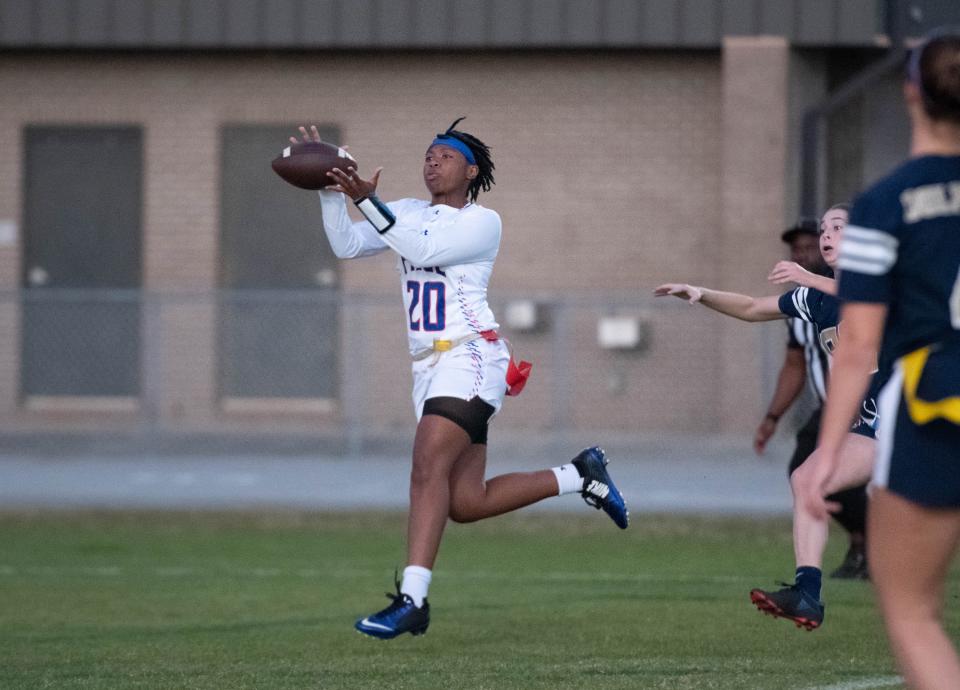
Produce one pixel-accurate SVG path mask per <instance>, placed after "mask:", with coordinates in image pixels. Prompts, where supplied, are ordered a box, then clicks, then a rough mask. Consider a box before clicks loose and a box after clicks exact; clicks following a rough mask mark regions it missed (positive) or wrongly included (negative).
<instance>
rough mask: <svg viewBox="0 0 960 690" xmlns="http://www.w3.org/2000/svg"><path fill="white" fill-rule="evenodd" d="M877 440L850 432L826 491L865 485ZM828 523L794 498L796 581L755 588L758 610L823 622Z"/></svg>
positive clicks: (802, 473) (800, 621) (801, 622)
mask: <svg viewBox="0 0 960 690" xmlns="http://www.w3.org/2000/svg"><path fill="white" fill-rule="evenodd" d="M875 452H876V441H874V440H873V439H872V438H869V437H867V436H862V435H858V434H854V433H851V434H847V439H846V441H845V443H844V446H843V450H842V458H843V459H842V461H841V462H840V464H839V466H838V467H837V470H836V472H835V473H834V475H833V476H832V477H831V479H830V483H829V484H828V486H827V487H826V490H827V493H831V494H832V493H835V492H837V491H840V490H842V489H847V488H850V487H853V486H858V485H860V484H863V483H864V482H865V481H867V479H869V477H870V474H871V472H872V470H873V461H874V454H875ZM817 462H818V454H817V452H816V451H814V453H813V454H812V455H811V456H810V457H809V458H808V459H807V461H806V462H804V463H803V464H802V465H801V466H800V467H798V468H797V469H796V471H795V472H794V473H793V475H791V477H790V484H791V487H796V486H797V485H798V484H799V483H802V482H803V481H804V480H805V477H806V475H808V474H809V473H812V472H814V471H815V470H816V466H817ZM828 532H829V522H828V521H827V520H825V519H822V518H820V517H818V516H816V515H814V514H812V513H810V512H809V511H808V510H807V509H806V507H805V506H804V505H803V502H802V501H799V500H797V497H796V495H794V501H793V548H794V554H795V556H796V565H797V570H796V574H795V577H794V584H793V585H790V586H788V587H785V588H784V589H781V590H777V591H766V590H762V589H754V590H752V591H751V592H750V600H751V601H752V602H753V603H754V604H755V605H756V606H757V608H758V609H760V610H761V611H763V612H765V613H769V614H771V615H773V616H775V617H778V618H787V619H789V620H792V621H793V622H794V623H796V624H797V625H798V626H800V627H804V628H806V629H808V630H813V629H814V628H817V627H819V626H820V624H821V623H823V613H824V606H823V603H822V602H821V601H820V589H821V584H822V579H823V573H822V570H821V569H822V565H823V551H824V549H825V548H826V545H827V536H828Z"/></svg>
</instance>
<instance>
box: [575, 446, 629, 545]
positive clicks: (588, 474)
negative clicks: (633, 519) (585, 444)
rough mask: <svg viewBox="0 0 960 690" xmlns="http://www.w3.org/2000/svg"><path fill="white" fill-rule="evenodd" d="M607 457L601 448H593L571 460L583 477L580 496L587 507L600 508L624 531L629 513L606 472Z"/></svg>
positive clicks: (621, 496) (621, 495)
mask: <svg viewBox="0 0 960 690" xmlns="http://www.w3.org/2000/svg"><path fill="white" fill-rule="evenodd" d="M607 462H608V460H607V456H606V454H605V453H604V452H603V449H602V448H599V447H597V446H594V447H593V448H587V449H586V450H584V451H582V452H581V453H580V455H578V456H577V457H576V458H574V459H573V460H571V463H572V464H573V466H574V467H576V468H577V472H579V473H580V476H581V477H583V490H582V491H581V492H580V495H581V496H583V500H584V501H585V502H586V504H587V505H588V506H593V507H594V508H596V509H597V510H600V509H601V508H602V509H603V511H604V512H605V513H606V514H607V515H609V516H610V519H611V520H613V521H614V523H616V525H617V527H619V528H620V529H626V528H627V525H628V524H629V523H630V511H629V510H627V504H626V502H625V501H624V500H623V494H621V493H620V491H619V490H618V489H617V487H616V485H615V484H614V483H613V479H611V478H610V474H609V473H608V472H607Z"/></svg>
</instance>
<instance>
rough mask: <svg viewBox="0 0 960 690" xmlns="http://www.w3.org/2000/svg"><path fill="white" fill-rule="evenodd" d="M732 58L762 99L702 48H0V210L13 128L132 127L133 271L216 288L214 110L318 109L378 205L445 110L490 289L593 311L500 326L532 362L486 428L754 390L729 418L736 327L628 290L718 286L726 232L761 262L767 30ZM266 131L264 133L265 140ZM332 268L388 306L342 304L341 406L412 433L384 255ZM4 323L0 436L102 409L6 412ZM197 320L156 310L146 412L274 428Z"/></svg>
mask: <svg viewBox="0 0 960 690" xmlns="http://www.w3.org/2000/svg"><path fill="white" fill-rule="evenodd" d="M737 55H739V58H738V59H739V60H740V63H743V61H744V60H746V61H747V63H748V62H749V61H750V60H751V59H754V58H759V59H761V60H767V62H765V63H764V64H762V65H758V66H757V67H756V68H755V70H754V72H753V73H751V75H752V76H750V80H754V79H756V80H758V81H756V82H754V81H750V83H751V84H754V83H755V84H756V86H757V88H758V89H761V87H762V86H763V85H765V84H768V83H772V84H773V85H774V87H775V88H774V89H773V91H772V92H769V93H766V95H764V96H762V97H761V98H760V101H761V102H760V105H761V106H763V107H764V108H767V107H773V111H772V112H770V111H761V112H756V111H755V110H754V109H755V108H756V106H757V103H755V102H750V101H749V100H747V101H741V100H740V99H738V98H737V97H736V94H731V93H729V92H727V91H725V88H726V87H725V83H724V80H725V79H729V78H730V74H733V73H730V74H726V75H725V72H724V69H723V65H724V60H727V59H729V56H726V53H725V54H724V55H721V54H720V53H717V52H676V51H674V52H649V53H603V54H592V53H588V52H583V53H574V54H569V53H568V54H562V53H557V54H545V53H538V54H509V53H503V54H461V55H450V54H440V53H423V54H403V53H396V54H390V53H383V54H378V55H362V54H339V55H332V54H331V55H302V54H290V55H282V54H274V55H258V56H250V55H245V56H235V57H230V56H215V57H211V56H203V55H192V56H186V55H163V54H161V55H147V56H138V55H136V54H126V55H113V56H104V55H93V54H91V55H64V56H29V55H19V56H17V55H6V56H3V57H2V58H0V94H3V95H2V96H0V98H2V100H3V107H2V108H0V146H2V147H3V150H4V151H5V152H6V154H7V155H5V156H3V157H0V219H7V218H9V219H15V220H16V221H17V222H18V223H20V222H21V221H22V219H21V208H20V203H21V193H20V175H21V155H20V137H21V128H22V127H23V126H24V125H26V124H37V123H51V122H56V123H67V124H90V123H111V124H112V123H129V124H134V123H135V124H139V125H141V126H142V127H143V128H144V134H145V139H144V141H145V158H146V160H145V172H144V174H145V180H144V190H145V191H144V195H145V197H144V225H143V232H144V251H145V257H144V280H145V287H146V288H147V289H149V290H152V291H160V292H164V293H169V292H177V291H191V292H196V291H201V292H202V291H205V290H212V289H214V288H215V287H216V275H217V237H218V232H219V227H218V217H219V216H218V208H217V206H218V203H219V202H218V199H219V191H218V190H219V187H218V185H219V175H218V165H219V160H220V152H219V141H220V138H219V127H220V126H221V125H222V124H224V123H264V124H276V123H284V122H289V123H291V124H299V123H317V124H333V125H335V126H337V127H338V128H339V129H340V131H341V132H342V133H343V138H344V142H343V143H348V144H350V145H351V151H352V152H353V154H354V155H355V156H356V158H357V159H358V160H359V161H360V164H361V171H370V170H371V169H372V168H373V167H374V166H377V165H382V166H384V168H385V170H384V173H383V176H382V178H381V188H380V193H381V197H383V198H385V199H392V198H398V197H403V196H421V195H422V194H423V189H422V182H421V180H420V161H421V159H422V154H423V151H424V148H425V146H426V145H427V143H428V142H429V140H430V138H431V137H432V135H433V134H434V133H435V132H436V131H440V130H442V129H443V128H445V127H446V126H447V125H448V124H449V122H450V121H452V120H453V119H454V118H455V117H457V116H459V115H463V114H466V115H468V120H467V121H466V122H465V123H464V125H463V127H464V128H466V129H468V130H471V131H474V132H475V133H476V134H477V135H479V136H480V137H481V138H483V139H484V140H485V141H486V142H487V143H488V144H490V145H491V146H492V148H493V155H494V160H495V162H496V165H497V170H496V179H497V185H496V187H495V189H494V191H493V192H492V193H490V194H489V195H485V196H483V197H482V199H481V203H483V204H484V205H486V206H489V207H491V208H494V209H496V210H497V211H499V212H500V214H501V216H502V217H503V220H504V236H503V243H502V246H501V252H500V257H499V259H498V261H497V268H496V271H495V273H494V277H493V281H492V284H491V298H492V299H493V300H494V301H496V300H497V299H498V298H502V297H504V296H507V295H518V296H535V297H538V296H539V297H541V298H544V299H547V300H556V299H567V300H569V299H574V298H577V297H578V296H579V297H584V296H586V297H587V298H588V299H587V302H589V303H590V304H593V305H597V304H599V305H601V307H602V310H601V309H599V308H597V307H596V306H593V307H584V308H582V309H575V310H571V311H570V312H569V314H568V316H569V318H568V319H566V321H565V326H566V328H567V330H566V331H565V332H564V333H561V334H546V335H529V336H522V337H518V338H515V340H516V345H517V346H518V348H519V349H520V354H522V355H523V356H525V357H528V358H531V359H534V360H536V362H537V364H536V374H535V378H534V380H533V382H532V383H531V384H530V386H529V387H528V389H527V392H525V393H524V397H523V398H520V400H521V401H524V402H521V403H517V402H512V401H511V402H509V403H508V404H507V409H506V410H505V413H504V414H503V415H502V420H503V421H500V420H498V424H504V425H508V426H513V427H516V428H547V427H550V426H551V425H552V424H555V423H556V421H557V420H556V418H555V417H556V410H557V409H558V405H559V409H565V410H567V412H568V414H569V415H570V419H572V423H573V424H575V425H576V426H577V427H581V426H582V427H583V428H585V429H587V428H589V429H594V428H598V427H599V428H617V429H629V430H634V429H635V430H644V431H654V432H657V431H678V432H683V431H691V430H696V431H704V432H716V431H741V430H743V429H746V428H747V427H748V426H749V421H748V420H751V419H753V418H754V417H755V416H756V415H757V414H758V413H759V411H760V410H759V407H758V405H759V404H762V403H759V402H758V400H759V396H758V394H757V393H756V392H754V393H751V394H750V395H748V396H746V397H745V398H742V399H741V398H737V400H740V401H741V402H742V403H743V404H742V405H740V408H745V409H739V410H738V411H737V412H736V413H735V414H732V415H729V416H728V417H729V418H727V419H722V418H721V417H720V416H718V415H717V414H715V412H714V411H715V410H716V409H718V408H719V407H721V406H722V405H724V404H725V403H724V400H726V398H727V396H728V395H729V391H725V390H724V388H725V387H726V388H729V387H730V386H735V385H736V383H735V381H734V380H733V379H732V378H731V377H730V376H728V375H727V376H725V375H724V374H723V372H724V370H725V369H724V363H723V362H724V358H725V357H729V356H730V352H732V351H736V352H738V353H739V354H738V356H737V357H736V361H737V366H738V367H740V368H742V369H745V371H744V372H743V380H744V385H745V386H752V387H753V388H755V389H757V390H759V386H758V385H757V383H756V381H757V379H758V378H759V377H761V375H763V374H764V372H762V371H760V364H759V362H760V361H761V357H759V356H758V351H759V349H760V348H762V338H758V337H757V336H756V334H755V333H744V334H738V335H736V336H733V340H729V339H728V340H726V341H723V342H724V345H723V347H722V348H721V347H718V343H719V342H720V338H721V336H722V335H723V334H724V333H726V332H727V331H725V330H724V328H725V326H723V325H721V322H722V320H721V319H719V318H718V317H715V316H713V315H711V314H707V313H705V311H703V310H700V309H699V308H698V309H696V310H691V309H687V308H686V307H685V306H684V305H682V304H680V303H679V302H677V303H676V304H670V305H667V304H662V303H660V302H656V303H655V302H653V301H652V300H649V299H647V297H648V295H649V292H650V290H651V289H652V287H653V286H655V285H657V284H658V283H660V282H663V281H666V280H684V281H690V282H700V283H706V284H713V283H716V281H718V280H720V281H722V280H724V279H726V278H729V277H731V276H734V275H735V274H738V273H740V272H742V271H746V268H747V267H746V266H743V265H742V264H740V263H739V261H740V259H739V258H738V255H739V252H740V248H742V247H741V245H742V244H744V243H745V244H749V243H751V242H753V241H759V242H764V243H766V244H765V248H758V249H756V250H755V251H752V252H750V253H749V260H750V261H751V262H754V261H756V262H758V263H762V264H765V263H766V261H765V259H770V260H771V261H772V260H773V259H775V258H777V257H778V256H779V255H780V252H781V249H780V247H779V246H778V244H777V242H776V241H775V239H773V238H775V237H776V233H777V232H778V231H779V229H780V228H781V226H782V223H783V217H782V215H783V206H782V195H783V179H782V177H783V156H784V153H783V151H782V148H783V146H784V142H783V140H782V132H781V133H780V136H778V135H777V132H776V129H777V127H783V126H785V123H784V122H783V121H782V115H783V109H784V108H785V105H783V104H781V103H778V99H781V98H785V88H784V84H785V78H786V77H785V73H786V72H785V70H786V68H785V61H786V57H785V55H786V46H785V44H783V43H782V42H780V43H779V44H778V45H777V46H773V47H771V46H766V49H765V51H764V50H760V51H759V52H756V51H755V52H754V53H752V54H748V52H747V53H745V52H743V51H741V52H740V53H737ZM771 57H772V62H771V61H770V59H771ZM740 63H738V65H740ZM744 64H746V63H744ZM737 69H740V67H739V66H738V67H737ZM738 83H739V84H741V85H742V84H745V83H746V82H745V81H743V80H742V79H741V81H740V82H738ZM757 126H759V127H761V129H762V131H763V132H770V135H769V136H767V135H766V134H764V135H763V137H762V138H761V140H760V141H759V142H757V145H756V146H755V147H754V148H752V149H749V150H747V151H742V152H741V151H740V149H739V148H738V146H740V145H741V144H743V142H744V141H749V139H750V132H749V131H747V130H751V128H755V127H757ZM724 137H727V139H725V138H724ZM736 137H740V139H737V138H736ZM284 143H285V142H277V146H278V150H279V148H280V147H281V146H282V145H283V144H284ZM738 152H739V153H738ZM778 166H780V168H779V177H778ZM744 167H746V168H747V170H746V171H744ZM738 174H739V175H741V178H742V184H744V185H761V186H763V187H764V195H763V203H762V204H761V205H760V206H761V207H760V208H758V209H757V210H756V212H755V213H753V214H751V223H750V224H748V226H745V227H740V225H739V218H740V214H742V213H744V212H745V210H747V209H748V208H749V207H750V203H751V202H750V195H749V191H750V190H739V191H738V190H737V189H736V187H737V185H739V184H740V182H739V181H738V180H740V179H741V178H736V177H735V178H731V177H729V176H730V175H734V176H736V175H738ZM725 175H726V176H727V177H725ZM305 193H306V192H305ZM778 194H779V195H780V196H781V199H780V200H779V201H778V199H777V195H778ZM731 203H735V206H731V208H730V210H728V211H724V205H725V204H728V205H729V204H731ZM732 227H736V228H738V229H737V232H735V233H733V234H732V235H730V237H733V238H734V239H735V241H736V243H737V247H735V248H733V249H730V248H728V249H726V250H724V249H723V248H722V247H720V246H719V245H720V241H719V240H718V237H725V235H723V233H722V231H723V229H724V228H726V230H727V232H728V233H729V231H730V229H731V228H732ZM718 261H728V262H734V263H733V264H732V265H734V266H737V268H736V269H735V270H731V269H730V267H729V266H727V267H724V266H720V265H718ZM18 265H19V253H18V248H17V247H13V248H0V289H8V288H13V287H15V286H16V285H17V284H18ZM766 268H767V266H766V265H762V266H759V267H758V268H757V269H756V270H753V271H752V273H751V274H750V275H752V278H753V279H747V280H743V281H739V280H738V281H737V282H736V283H733V284H729V285H726V286H724V285H718V287H730V288H737V287H740V288H747V287H750V288H758V287H759V288H762V287H763V281H762V277H763V276H764V275H765V271H766ZM758 275H759V276H760V279H759V280H758V279H757V276H758ZM342 285H343V287H344V289H345V290H347V291H352V292H364V293H370V292H372V293H375V294H382V295H384V299H385V301H384V307H383V308H371V309H366V310H362V312H361V314H360V315H353V314H351V315H349V317H345V319H344V327H345V328H346V329H347V330H348V331H349V330H356V329H361V330H362V332H363V333H364V336H363V337H364V339H365V342H366V343H367V346H366V347H365V352H366V355H365V356H364V360H363V361H362V362H361V364H362V369H363V371H362V374H363V376H365V377H366V379H365V380H366V381H367V382H368V383H367V386H366V388H365V390H364V391H362V393H360V394H358V395H355V396H354V399H353V400H352V402H350V405H352V406H353V408H354V409H353V412H352V414H355V415H359V417H357V418H358V419H360V420H362V421H363V422H364V423H365V424H368V425H370V427H371V428H379V429H386V430H389V429H400V428H403V429H409V428H410V426H411V423H412V419H413V418H412V412H411V405H410V401H409V384H410V377H409V372H408V362H407V357H406V354H405V352H404V344H403V337H402V333H400V332H399V331H398V329H399V328H400V324H401V320H400V316H401V314H400V313H399V312H400V310H401V307H400V306H399V296H398V295H397V294H396V290H397V288H396V274H395V273H394V271H393V269H392V258H390V257H385V256H381V257H377V258H374V259H368V260H364V261H355V262H347V264H346V265H345V266H344V270H343V283H342ZM638 295H639V296H642V297H643V300H645V302H644V304H645V306H644V307H643V312H644V314H643V315H644V318H646V319H647V320H648V321H649V323H650V325H651V333H652V340H651V345H650V347H649V348H648V349H647V350H646V351H645V352H642V353H629V354H624V353H610V352H604V351H601V350H600V349H599V348H598V347H597V346H596V318H597V316H599V314H600V313H603V312H606V313H617V312H618V311H621V310H622V308H620V307H618V306H617V304H621V303H624V304H625V303H626V302H624V300H623V298H624V297H626V298H628V301H630V300H632V298H633V297H635V296H638ZM608 296H609V302H608V300H607V297H608ZM643 300H641V301H643ZM0 306H3V305H0ZM627 310H628V311H629V312H631V313H635V312H637V307H636V306H635V305H631V306H629V307H628V308H627ZM0 318H2V321H3V325H4V332H3V335H2V337H0V383H2V384H4V385H3V386H2V389H0V429H3V428H12V427H16V428H28V427H31V428H32V427H36V428H53V427H56V428H62V427H63V425H64V424H70V425H74V426H76V425H78V424H79V425H80V426H83V425H90V424H93V425H97V424H100V423H102V418H101V417H97V416H96V415H94V416H93V417H92V418H84V419H83V420H82V421H81V422H77V421H76V419H75V417H73V416H71V417H69V418H67V417H66V416H64V415H57V414H56V412H55V411H54V412H50V411H45V412H43V413H39V412H29V411H25V410H22V409H21V406H20V405H18V404H17V403H16V395H17V394H16V386H15V385H10V384H11V383H12V382H13V381H15V380H16V371H15V367H16V361H17V358H16V351H15V350H16V347H17V342H18V340H17V338H16V337H15V335H12V334H11V331H15V330H16V325H15V324H16V310H15V309H12V308H11V307H9V306H7V307H3V309H2V310H0ZM214 318H215V315H214V313H213V311H212V310H211V309H210V308H204V307H203V306H202V305H200V306H197V305H194V306H192V307H190V306H184V305H179V306H177V305H174V306H170V307H169V308H165V309H164V310H162V314H161V319H160V322H159V323H160V325H161V327H162V328H163V329H164V337H163V338H162V339H161V340H160V341H159V343H158V344H154V345H153V346H152V352H154V353H155V354H156V356H157V357H159V362H161V365H160V366H161V370H162V373H161V378H162V385H161V386H160V392H159V396H160V397H159V401H158V414H159V415H160V418H161V420H162V424H163V426H165V427H167V428H174V429H177V428H190V429H197V428H200V429H234V428H236V429H245V430H250V429H257V428H262V429H263V430H272V429H275V428H277V427H276V424H277V423H278V422H277V415H276V414H275V413H271V414H265V415H262V416H260V417H258V416H257V415H253V416H252V417H251V416H250V415H249V414H246V415H245V416H244V417H243V418H242V419H239V421H238V418H237V417H235V416H231V415H230V414H227V413H225V412H224V411H223V410H221V409H219V406H218V403H217V400H216V392H215V384H214V378H215V376H214V374H215V367H216V362H215V353H214V352H213V349H214V343H215V338H214V337H213V335H212V334H213V320H214ZM558 338H562V339H563V341H564V342H563V345H564V347H565V348H566V349H567V351H568V352H569V354H570V357H571V359H570V360H569V362H572V366H571V368H570V369H569V370H567V371H557V370H556V364H557V360H556V359H555V358H554V359H551V357H554V355H552V354H551V353H553V352H555V348H554V346H555V345H556V343H557V342H558V340H557V339H558ZM341 340H342V341H343V349H344V355H345V356H344V372H343V375H344V376H348V375H356V374H354V373H353V372H352V371H351V367H352V365H353V364H354V363H356V358H357V351H356V350H355V348H354V347H353V346H352V345H351V344H350V343H351V342H352V341H351V339H350V337H349V333H344V334H343V335H342V337H341ZM557 396H567V400H564V401H562V403H560V402H558V400H557ZM124 419H126V418H123V419H120V421H119V422H118V423H119V424H121V426H122V425H123V423H124ZM341 419H342V410H337V411H335V412H333V413H330V414H318V415H316V416H313V417H311V416H310V415H307V416H305V417H304V416H296V415H291V416H284V415H282V414H281V415H280V420H281V421H282V423H283V424H284V427H283V428H292V429H300V430H305V431H310V430H316V429H318V428H323V429H335V428H336V427H337V425H338V424H339V423H340V421H341ZM258 425H259V426H258Z"/></svg>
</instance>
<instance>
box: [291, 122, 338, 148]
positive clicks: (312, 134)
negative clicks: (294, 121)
mask: <svg viewBox="0 0 960 690" xmlns="http://www.w3.org/2000/svg"><path fill="white" fill-rule="evenodd" d="M300 136H301V139H297V138H296V137H290V143H291V144H300V143H303V144H311V143H315V144H319V143H320V142H321V141H322V139H320V132H318V131H317V126H316V125H310V131H309V132H308V131H307V128H306V127H303V126H301V127H300ZM344 148H346V146H344Z"/></svg>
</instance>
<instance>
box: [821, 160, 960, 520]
mask: <svg viewBox="0 0 960 690" xmlns="http://www.w3.org/2000/svg"><path fill="white" fill-rule="evenodd" d="M839 266H840V297H841V298H842V299H844V300H846V301H851V302H869V303H874V304H884V305H886V306H887V320H886V325H885V329H884V334H883V345H882V347H881V350H880V363H881V369H882V371H883V373H884V379H885V380H887V379H888V382H887V383H886V385H885V386H884V388H883V390H882V392H881V394H880V410H881V414H882V415H883V420H884V421H883V425H882V426H881V429H880V439H879V443H878V450H877V461H876V462H877V464H876V470H875V472H874V481H875V482H876V483H877V484H878V485H879V486H883V487H887V488H888V489H889V490H890V491H892V492H893V493H896V494H898V495H900V496H903V497H905V498H907V499H908V500H910V501H913V502H915V503H918V504H920V505H926V506H932V507H948V508H960V465H958V462H957V461H958V458H960V156H924V157H921V158H916V159H913V160H910V161H907V162H906V163H904V164H903V165H901V166H899V167H898V168H897V169H896V170H894V171H893V172H892V173H891V174H890V175H888V176H887V177H885V178H884V179H883V180H881V181H880V182H878V183H877V184H875V185H874V186H873V187H871V188H870V189H868V190H867V191H866V192H864V193H863V195H862V196H861V197H860V198H859V199H858V200H857V202H856V204H855V205H854V207H853V210H852V212H851V213H850V225H848V226H847V229H846V230H845V231H844V236H843V239H842V240H841V243H840V259H839Z"/></svg>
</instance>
